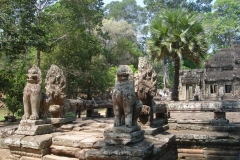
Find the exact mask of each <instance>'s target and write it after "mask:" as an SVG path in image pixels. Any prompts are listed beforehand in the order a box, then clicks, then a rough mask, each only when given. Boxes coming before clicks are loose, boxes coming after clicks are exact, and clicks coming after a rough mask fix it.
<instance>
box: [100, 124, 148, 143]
mask: <svg viewBox="0 0 240 160" xmlns="http://www.w3.org/2000/svg"><path fill="white" fill-rule="evenodd" d="M104 138H105V139H104V141H105V143H106V144H108V145H126V144H130V143H137V142H140V141H142V140H143V139H144V131H143V130H141V128H140V127H139V126H133V127H131V128H128V127H125V126H120V127H113V128H112V129H110V130H109V131H105V132H104Z"/></svg>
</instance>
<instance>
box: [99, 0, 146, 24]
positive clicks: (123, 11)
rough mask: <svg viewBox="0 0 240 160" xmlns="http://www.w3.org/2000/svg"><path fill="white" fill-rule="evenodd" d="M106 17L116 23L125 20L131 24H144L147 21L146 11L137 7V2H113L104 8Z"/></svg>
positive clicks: (134, 0) (126, 0)
mask: <svg viewBox="0 0 240 160" xmlns="http://www.w3.org/2000/svg"><path fill="white" fill-rule="evenodd" d="M104 11H105V17H106V18H107V19H110V18H114V19H115V20H116V21H121V20H125V21H127V22H128V23H130V24H136V25H137V24H142V23H145V21H146V18H147V17H146V11H145V9H144V8H143V7H141V6H139V5H137V2H136V0H123V1H122V2H118V1H113V2H111V3H109V4H107V5H106V6H105V7H104Z"/></svg>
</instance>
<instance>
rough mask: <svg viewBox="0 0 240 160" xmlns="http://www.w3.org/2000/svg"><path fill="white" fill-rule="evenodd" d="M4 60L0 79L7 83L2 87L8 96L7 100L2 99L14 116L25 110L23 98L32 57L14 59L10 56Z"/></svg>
mask: <svg viewBox="0 0 240 160" xmlns="http://www.w3.org/2000/svg"><path fill="white" fill-rule="evenodd" d="M2 58H4V64H3V66H2V70H1V71H0V77H1V79H3V80H4V81H5V82H4V84H3V85H1V86H0V90H2V91H3V92H4V93H5V94H6V98H5V99H2V100H3V102H4V103H5V104H6V106H7V108H8V110H9V111H10V112H11V113H12V115H14V114H15V113H16V112H17V111H19V110H21V109H22V108H23V103H22V97H23V88H24V86H25V84H26V73H27V68H28V67H29V66H30V65H31V64H30V63H31V59H32V57H31V55H30V54H29V55H28V56H21V55H19V56H18V57H17V58H15V59H12V58H10V57H8V56H6V57H2Z"/></svg>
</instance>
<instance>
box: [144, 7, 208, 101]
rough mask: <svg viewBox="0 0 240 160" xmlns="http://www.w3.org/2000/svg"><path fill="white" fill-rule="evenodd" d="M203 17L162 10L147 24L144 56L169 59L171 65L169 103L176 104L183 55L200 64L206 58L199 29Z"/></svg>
mask: <svg viewBox="0 0 240 160" xmlns="http://www.w3.org/2000/svg"><path fill="white" fill-rule="evenodd" d="M201 19H202V17H201V16H200V15H198V14H196V13H193V12H188V11H186V10H180V9H173V10H165V11H163V12H160V13H159V14H157V15H156V16H155V18H154V19H153V21H152V22H151V24H150V32H151V37H150V38H149V40H148V41H147V52H148V53H149V55H150V56H151V57H152V58H153V59H157V60H160V59H163V58H164V57H165V56H167V57H171V58H172V59H173V61H174V86H173V92H172V99H173V100H175V101H178V86H179V69H180V60H181V58H182V56H183V55H185V56H186V57H188V59H190V60H193V61H194V62H195V63H197V64H198V63H199V62H200V60H201V59H203V58H204V57H205V55H206V51H207V49H208V44H207V42H206V40H205V39H206V36H205V34H204V29H203V26H202V25H201Z"/></svg>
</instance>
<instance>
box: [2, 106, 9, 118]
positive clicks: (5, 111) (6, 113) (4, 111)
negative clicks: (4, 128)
mask: <svg viewBox="0 0 240 160" xmlns="http://www.w3.org/2000/svg"><path fill="white" fill-rule="evenodd" d="M8 113H9V112H8V109H7V108H3V109H0V121H2V120H4V116H7V115H8Z"/></svg>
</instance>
